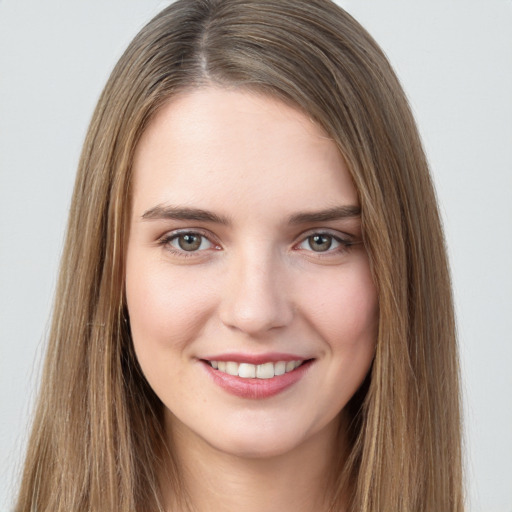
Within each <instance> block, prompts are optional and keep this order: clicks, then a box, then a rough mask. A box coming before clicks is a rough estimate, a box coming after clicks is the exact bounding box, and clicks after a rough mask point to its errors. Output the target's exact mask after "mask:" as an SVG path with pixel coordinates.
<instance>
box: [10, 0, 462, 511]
mask: <svg viewBox="0 0 512 512" xmlns="http://www.w3.org/2000/svg"><path fill="white" fill-rule="evenodd" d="M209 84H215V85H218V86H223V87H228V88H242V89H247V90H252V91H255V92H258V93H263V94H269V95H271V96H273V97H275V98H278V99H280V100H282V101H285V102H287V103H289V104H291V105H293V106H295V107H296V108H298V109H301V110H302V111H303V112H305V113H306V114H307V115H308V116H309V117H310V118H311V119H313V120H314V121H315V122H316V123H318V124H319V125H320V126H321V127H322V128H323V129H324V130H325V131H326V132H327V133H328V134H329V136H330V137H332V139H333V141H334V142H335V143H336V144H337V146H338V148H339V150H340V152H341V153H342V154H343V156H344V158H345V160H346V162H347V165H348V168H349V170H350V172H351V175H352V178H353V180H354V183H355V185H356V188H357V190H358V193H359V197H360V203H361V212H362V213H361V218H362V227H363V237H364V243H365V246H366V249H367V251H368V255H369V258H370V264H371V269H372V273H373V277H374V280H375V283H376V286H377V289H378V294H379V333H378V340H377V349H376V355H375V359H374V362H373V366H372V369H371V372H370V374H369V375H368V378H367V380H366V381H365V384H364V385H363V387H362V388H361V389H360V390H359V392H358V393H356V395H355V396H354V397H353V399H352V400H351V402H350V403H349V405H348V406H347V408H346V410H347V412H348V413H349V415H350V418H349V419H350V428H349V436H350V440H351V446H350V453H349V454H348V457H347V458H346V459H345V458H344V459H343V460H342V461H340V464H342V465H343V471H341V472H340V475H339V479H338V487H337V489H334V490H333V505H332V508H331V510H332V511H335V510H340V509H341V505H340V500H341V496H342V495H343V494H344V493H346V492H347V490H348V491H349V492H350V508H349V510H354V511H355V510H358V511H362V512H377V511H379V512H380V511H382V510H393V511H395V512H406V511H407V512H410V511H425V510H446V511H448V510H450V511H452V512H459V511H462V509H463V497H462V483H461V482H462V469H461V447H460V446H461V443H460V403H459V384H458V363H457V346H456V340H455V327H454V315H453V305H452V296H451V287H450V277H449V271H448V264H447V259H446V251H445V246H444V240H443V234H442V229H441V224H440V219H439V213H438V210H437V205H436V198H435V193H434V189H433V185H432V183H431V179H430V175H429V172H428V165H427V162H426V158H425V155H424V152H423V149H422V145H421V141H420V138H419V135H418V132H417V129H416V126H415V123H414V119H413V117H412V114H411V111H410V108H409V106H408V103H407V100H406V97H405V94H404V93H403V91H402V88H401V86H400V84H399V82H398V80H397V78H396V76H395V74H394V72H393V71H392V69H391V67H390V65H389V63H388V61H387V59H386V57H385V55H384V54H383V52H382V51H381V50H380V48H379V47H378V46H377V44H376V43H375V42H374V40H373V39H372V38H371V37H370V36H369V34H368V33H367V32H366V31H365V30H364V29H363V28H362V27H361V26H360V25H359V24H358V23H357V22H356V21H355V20H354V19H353V18H352V17H351V16H350V15H348V14H347V13H346V12H344V11H343V10H342V9H341V8H339V7H337V6H336V5H335V4H333V3H331V2H329V1H327V0H178V1H177V2H175V3H173V4H172V5H171V6H169V7H168V8H167V9H165V10H164V11H162V12H161V13H160V14H159V15H158V16H156V17H155V18H154V19H153V20H152V21H151V22H150V23H149V24H148V25H147V26H146V27H145V28H144V29H143V30H142V31H141V32H140V33H139V34H138V35H137V37H136V38H135V39H134V41H133V42H132V43H131V44H130V46H129V47H128V49H127V50H126V52H125V53H124V55H123V56H122V58H121V59H120V61H119V63H118V64H117V65H116V67H115V69H114V70H113V72H112V75H111V77H110V79H109V81H108V83H107V85H106V87H105V89H104V91H103V94H102V96H101V98H100V100H99V103H98V106H97V108H96V110H95V113H94V116H93V118H92V121H91V125H90V128H89V131H88V134H87V137H86V140H85V144H84V148H83V152H82V155H81V159H80V164H79V169H78V175H77V180H76V184H75V189H74V193H73V201H72V206H71V212H70V218H69V223H68V229H67V238H66V243H65V249H64V254H63V258H62V263H61V270H60V277H59V282H58V287H57V293H56V301H55V306H54V314H53V321H52V327H51V332H50V335H49V343H48V350H47V356H46V362H45V367H44V372H43V379H42V384H41V391H40V396H39V400H38V405H37V411H36V415H35V419H34V426H33V432H32V436H31V439H30V443H29V446H28V450H27V459H26V464H25V472H24V475H23V481H22V486H21V491H20V494H19V500H18V504H17V506H16V509H15V510H16V511H17V512H28V511H34V510H37V511H38V512H50V511H51V512H64V511H66V512H70V511H83V510H89V511H98V512H99V511H112V510H134V511H135V510H145V511H149V510H154V511H157V510H162V506H161V496H160V490H159V481H158V478H159V474H160V473H161V471H163V470H164V469H165V468H167V471H168V476H169V478H170V479H172V481H173V482H174V488H175V489H176V499H177V504H178V503H181V506H182V507H183V508H186V501H187V500H186V496H182V495H180V490H181V489H182V486H181V483H180V479H179V471H178V469H177V467H176V462H175V461H174V460H173V455H172V447H170V446H168V445H167V444H166V441H165V436H164V431H163V419H162V414H163V405H162V404H161V402H160V400H159V399H158V398H157V397H156V395H155V394H154V392H153V391H152V390H151V389H150V387H149V385H148V384H147V382H146V380H145V378H144V376H143V375H142V372H141V370H140V368H139V365H138V363H137V360H136V358H135V355H134V351H133V347H132V342H131V339H130V332H129V321H128V315H127V311H126V306H125V300H124V258H125V250H126V243H127V237H128V229H129V215H130V209H131V208H130V188H131V179H132V175H131V174H132V162H133V155H134V152H135V148H136V146H137V143H138V141H139V139H140V137H141V135H142V133H143V132H144V130H145V128H146V127H147V125H148V123H150V122H151V119H152V118H153V116H154V115H155V113H156V112H157V111H158V110H159V109H160V108H161V107H162V105H163V104H165V103H166V102H168V101H170V99H171V98H173V97H174V96H175V95H176V94H179V93H184V92H186V91H187V90H190V89H194V88H198V87H206V86H208V85H209ZM169 461H170V462H169ZM180 500H181V502H180Z"/></svg>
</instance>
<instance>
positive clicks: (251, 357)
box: [201, 352, 309, 364]
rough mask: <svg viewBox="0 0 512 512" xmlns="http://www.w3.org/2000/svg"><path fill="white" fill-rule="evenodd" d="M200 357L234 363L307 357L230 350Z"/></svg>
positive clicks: (302, 357) (273, 361)
mask: <svg viewBox="0 0 512 512" xmlns="http://www.w3.org/2000/svg"><path fill="white" fill-rule="evenodd" d="M201 359H204V360H206V361H233V362H235V363H249V364H263V363H277V362H278V361H285V362H287V361H305V360H306V359H309V357H304V356H300V355H297V354H285V353H280V352H271V353H268V354H239V353H235V352H232V353H227V354H226V353H223V354H218V355H212V356H207V357H201Z"/></svg>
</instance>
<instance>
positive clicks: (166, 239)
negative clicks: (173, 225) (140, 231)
mask: <svg viewBox="0 0 512 512" xmlns="http://www.w3.org/2000/svg"><path fill="white" fill-rule="evenodd" d="M186 234H191V235H199V236H201V237H203V238H206V239H207V240H208V241H209V242H210V244H211V247H208V248H207V249H201V250H197V251H185V250H180V249H178V248H177V247H174V246H171V245H170V243H171V241H173V240H175V239H176V238H177V237H179V236H180V235H186ZM157 243H158V245H161V246H163V247H164V248H165V249H166V250H168V251H169V252H171V253H174V254H177V255H179V256H183V257H191V256H194V255H196V256H197V255H199V254H201V253H204V252H206V251H208V250H211V249H215V250H220V249H221V246H220V244H219V243H218V241H217V239H216V237H215V236H213V234H212V233H210V232H209V231H206V230H204V229H201V228H179V229H173V230H171V231H167V232H166V233H165V234H164V235H162V236H161V237H159V238H158V239H157Z"/></svg>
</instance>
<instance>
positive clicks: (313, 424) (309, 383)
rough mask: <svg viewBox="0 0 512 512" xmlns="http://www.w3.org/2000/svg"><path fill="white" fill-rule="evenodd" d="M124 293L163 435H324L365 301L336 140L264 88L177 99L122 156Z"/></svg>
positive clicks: (360, 368)
mask: <svg viewBox="0 0 512 512" xmlns="http://www.w3.org/2000/svg"><path fill="white" fill-rule="evenodd" d="M126 296H127V302H128V310H129V315H130V324H131V332H132V336H133V343H134V346H135V351H136V354H137V357H138V360H139V362H140V365H141V367H142V370H143V372H144V374H145V376H146V378H147V380H148V382H149V384H150V385H151V387H152V388H153V390H154V391H155V393H156V394H157V395H158V397H159V398H160V399H161V401H162V402H163V404H164V405H165V408H166V426H167V428H168V429H169V430H170V431H173V430H174V429H179V432H180V435H181V436H189V437H190V438H191V439H192V438H193V439H194V440H195V441H194V442H197V441H199V442H203V441H205V442H206V443H207V445H208V446H209V447H214V448H216V449H218V450H221V451H224V452H228V453H232V454H236V455H241V456H262V457H264V456H272V455H277V454H282V453H286V452H288V451H290V450H293V449H295V448H298V447H299V446H301V445H302V444H303V443H305V442H307V441H308V440H309V439H311V438H312V437H313V436H315V438H318V437H319V436H320V437H322V436H326V437H328V436H332V434H333V432H334V431H335V429H336V428H337V425H338V418H339V413H340V411H341V410H342V409H343V408H344V407H345V405H346V404H347V402H348V400H349V399H350V398H351V397H352V395H353V394H354V392H355V391H356V390H357V388H358V387H359V386H360V384H361V383H362V381H363V379H364V377H365V375H366V374H367V372H368V369H369V367H370V364H371V361H372V358H373V354H374V348H375V341H376V332H377V309H378V304H377V294H376V290H375V286H374V283H373V282H372V278H371V275H370V270H369V265H368V258H367V255H366V252H365V249H364V247H363V245H362V243H361V226H360V217H359V203H358V197H357V193H356V190H355V188H354V185H353V183H352V181H351V178H350V175H349V173H348V171H347V168H346V164H345V162H344V160H343V158H342V157H341V155H340V153H339V152H338V151H337V148H336V146H335V144H334V143H333V142H332V140H330V139H329V138H328V137H327V135H326V134H325V133H324V132H323V130H322V129H320V128H319V127H318V126H317V125H316V124H313V122H312V121H311V120H310V119H308V117H306V116H305V115H304V114H302V113H301V112H299V111H298V110H296V109H294V108H292V107H290V106H287V105H286V104H284V103H281V102H279V101H277V100H275V99H272V98H270V97H267V96H263V95H257V94H254V93H249V92H242V91H233V90H227V89H222V88H214V87H205V88H201V89H197V90H194V91H192V92H187V93H183V94H182V95H180V96H178V97H175V98H174V99H173V100H172V101H171V102H169V103H168V104H167V105H166V106H165V107H164V108H163V109H162V110H161V111H160V112H159V113H158V115H157V116H156V117H155V118H154V119H153V121H152V122H151V124H150V125H149V127H148V129H147V130H146V132H145V133H144V135H143V137H142V139H141V141H140V143H139V145H138V147H137V151H136V156H135V162H134V183H133V209H132V215H131V227H130V237H129V243H128V249H127V268H126ZM297 365H299V366H297ZM331 438H332V437H331Z"/></svg>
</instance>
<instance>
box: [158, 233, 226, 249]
mask: <svg viewBox="0 0 512 512" xmlns="http://www.w3.org/2000/svg"><path fill="white" fill-rule="evenodd" d="M160 243H161V244H162V245H164V246H167V248H168V249H169V250H171V251H173V252H176V253H183V252H188V253H192V252H199V251H205V250H207V249H212V248H214V247H216V246H215V244H214V243H213V242H211V241H210V240H209V239H208V238H207V237H206V236H205V235H203V234H202V233H198V232H196V231H181V232H178V233H176V232H175V233H169V234H168V235H166V236H165V237H163V238H162V239H161V240H160Z"/></svg>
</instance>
